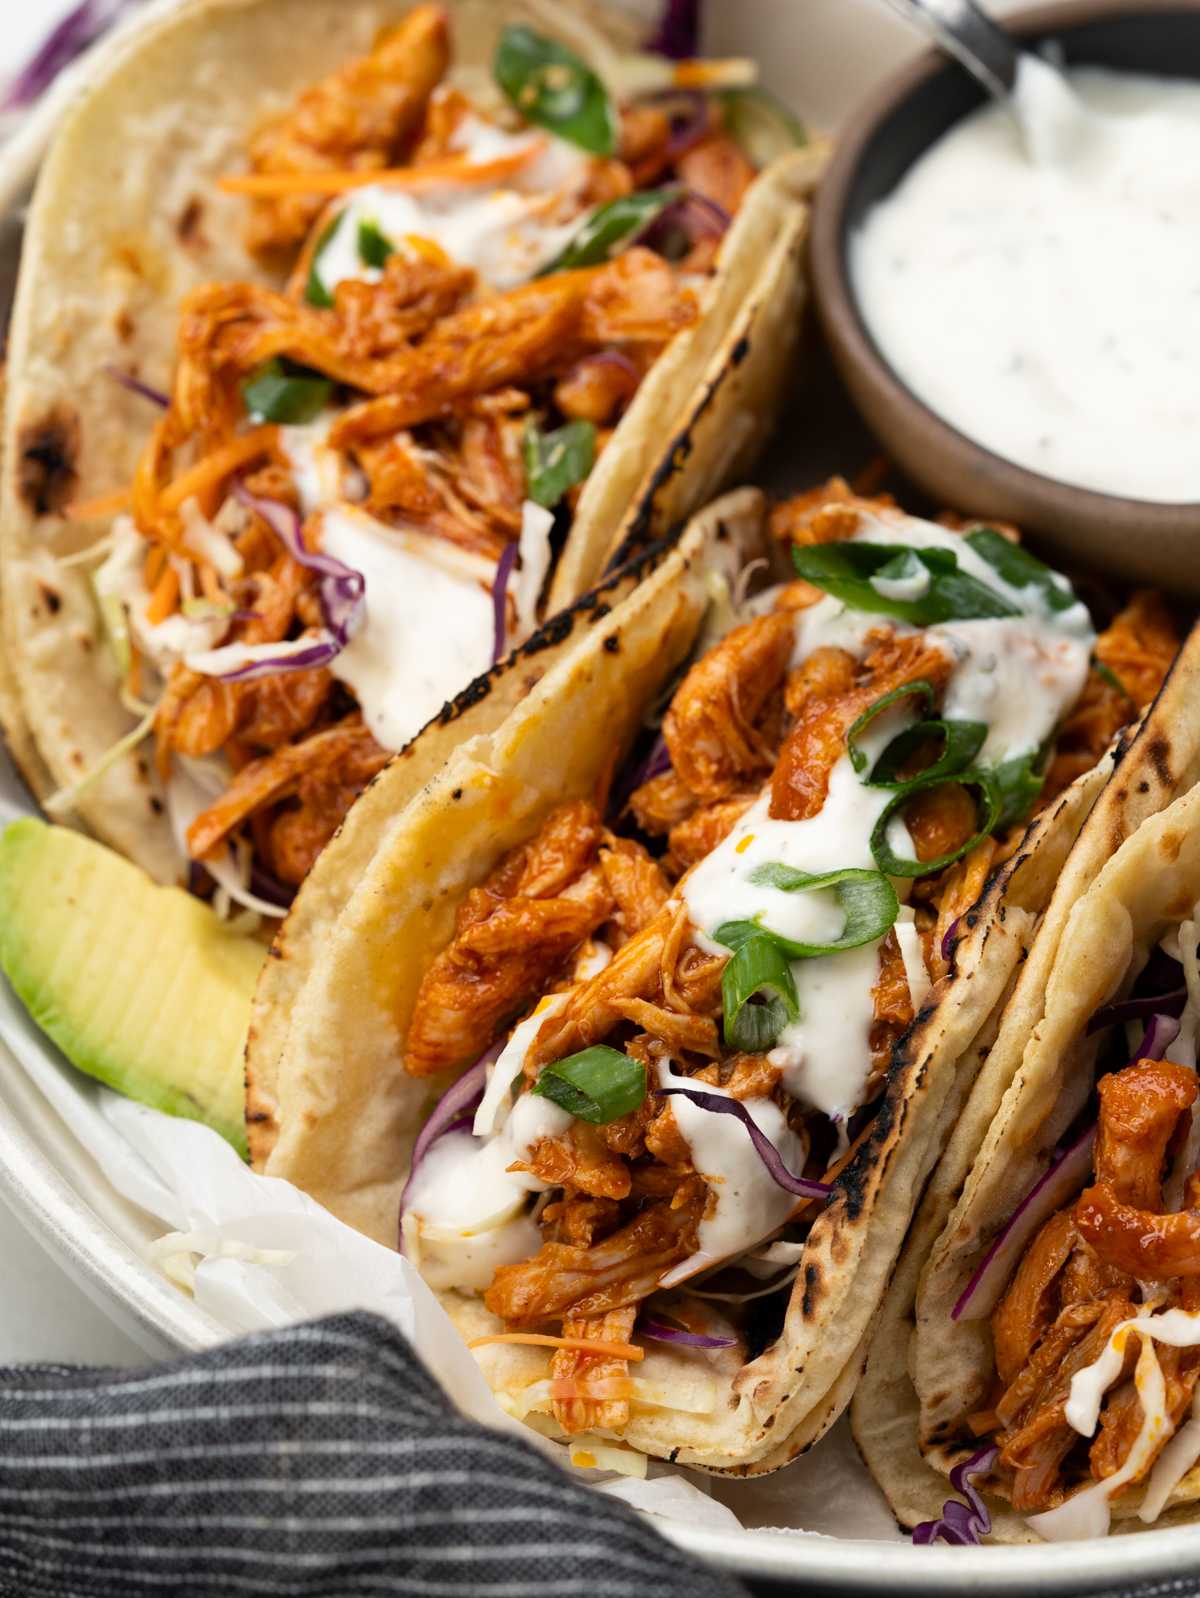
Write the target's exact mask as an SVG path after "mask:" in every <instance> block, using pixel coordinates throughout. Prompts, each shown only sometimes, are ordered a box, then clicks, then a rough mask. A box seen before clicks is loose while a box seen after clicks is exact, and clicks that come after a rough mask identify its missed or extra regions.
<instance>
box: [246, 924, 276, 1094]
mask: <svg viewBox="0 0 1200 1598" xmlns="http://www.w3.org/2000/svg"><path fill="white" fill-rule="evenodd" d="M272 952H274V951H272ZM267 1118H268V1117H267V1113H266V1111H265V1110H258V1111H256V1112H255V1113H254V1114H251V1113H250V1112H249V1111H247V1113H246V1119H247V1121H265V1120H267Z"/></svg>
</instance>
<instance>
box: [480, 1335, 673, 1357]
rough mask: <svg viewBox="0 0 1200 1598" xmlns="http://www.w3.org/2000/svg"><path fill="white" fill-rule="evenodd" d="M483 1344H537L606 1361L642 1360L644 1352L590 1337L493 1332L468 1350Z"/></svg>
mask: <svg viewBox="0 0 1200 1598" xmlns="http://www.w3.org/2000/svg"><path fill="white" fill-rule="evenodd" d="M483 1343H538V1344H540V1345H541V1346H542V1347H543V1348H573V1349H575V1350H577V1351H578V1352H579V1353H580V1354H591V1355H593V1356H595V1357H597V1358H599V1357H604V1358H607V1359H632V1360H635V1361H636V1360H639V1359H644V1358H645V1356H646V1351H645V1349H644V1348H639V1347H638V1346H637V1344H636V1343H602V1342H600V1340H599V1339H597V1338H591V1337H549V1336H547V1335H546V1334H545V1333H544V1332H493V1333H492V1334H491V1336H490V1337H473V1338H472V1339H471V1341H470V1342H469V1343H468V1344H467V1347H468V1348H479V1347H480V1346H481V1345H482V1344H483Z"/></svg>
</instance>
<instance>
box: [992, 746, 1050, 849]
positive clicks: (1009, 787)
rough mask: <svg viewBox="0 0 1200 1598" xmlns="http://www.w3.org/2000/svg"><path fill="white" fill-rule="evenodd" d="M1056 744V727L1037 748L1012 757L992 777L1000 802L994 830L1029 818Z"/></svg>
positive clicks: (998, 767) (999, 766) (997, 768)
mask: <svg viewBox="0 0 1200 1598" xmlns="http://www.w3.org/2000/svg"><path fill="white" fill-rule="evenodd" d="M1057 740H1058V728H1057V727H1056V728H1055V729H1054V731H1053V732H1052V733H1051V734H1050V736H1049V737H1048V738H1047V739H1046V741H1045V742H1044V743H1043V744H1042V745H1041V747H1040V748H1038V749H1027V750H1026V751H1025V752H1024V754H1019V755H1013V756H1012V757H1011V758H1010V759H1008V760H1004V761H1002V762H1001V763H1000V765H998V766H997V767H996V769H995V770H994V771H993V772H992V773H991V776H992V781H993V783H994V784H995V786H996V792H997V794H998V795H999V799H1000V813H999V815H998V816H997V817H996V820H995V823H994V825H995V826H996V827H997V828H1000V827H1011V826H1013V825H1015V824H1016V823H1017V822H1019V821H1024V820H1025V819H1026V817H1027V816H1028V815H1029V811H1030V809H1031V807H1032V805H1033V802H1034V800H1035V799H1036V798H1037V796H1038V794H1040V793H1041V791H1042V784H1043V783H1044V782H1045V780H1046V767H1047V766H1048V765H1049V764H1050V756H1051V753H1052V752H1053V750H1054V745H1055V743H1056V742H1057Z"/></svg>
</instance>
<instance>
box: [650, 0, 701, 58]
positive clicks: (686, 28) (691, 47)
mask: <svg viewBox="0 0 1200 1598" xmlns="http://www.w3.org/2000/svg"><path fill="white" fill-rule="evenodd" d="M650 48H651V49H652V50H656V51H657V52H658V54H659V55H665V56H667V57H668V58H669V59H670V60H672V61H689V60H691V59H692V57H693V56H696V55H698V54H699V52H700V0H667V3H666V6H665V8H664V10H663V14H662V18H661V20H660V22H659V24H658V32H657V34H655V36H654V40H653V42H652V43H651V45H650Z"/></svg>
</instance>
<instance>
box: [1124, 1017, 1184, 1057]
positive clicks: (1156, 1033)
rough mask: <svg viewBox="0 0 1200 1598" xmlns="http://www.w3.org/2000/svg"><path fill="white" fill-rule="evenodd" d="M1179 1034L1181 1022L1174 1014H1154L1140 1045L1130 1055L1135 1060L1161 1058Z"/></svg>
mask: <svg viewBox="0 0 1200 1598" xmlns="http://www.w3.org/2000/svg"><path fill="white" fill-rule="evenodd" d="M1178 1036H1179V1022H1178V1021H1177V1020H1176V1019H1175V1017H1174V1016H1172V1015H1152V1016H1151V1017H1150V1024H1149V1025H1148V1026H1147V1028H1146V1035H1145V1037H1143V1039H1142V1041H1141V1044H1140V1046H1139V1047H1138V1048H1137V1049H1135V1050H1134V1052H1133V1054H1132V1055H1131V1056H1130V1058H1131V1059H1133V1060H1161V1059H1162V1057H1163V1055H1164V1054H1165V1053H1166V1052H1167V1050H1168V1049H1169V1048H1170V1047H1171V1045H1172V1043H1174V1041H1175V1039H1176V1038H1177V1037H1178Z"/></svg>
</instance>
